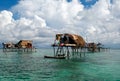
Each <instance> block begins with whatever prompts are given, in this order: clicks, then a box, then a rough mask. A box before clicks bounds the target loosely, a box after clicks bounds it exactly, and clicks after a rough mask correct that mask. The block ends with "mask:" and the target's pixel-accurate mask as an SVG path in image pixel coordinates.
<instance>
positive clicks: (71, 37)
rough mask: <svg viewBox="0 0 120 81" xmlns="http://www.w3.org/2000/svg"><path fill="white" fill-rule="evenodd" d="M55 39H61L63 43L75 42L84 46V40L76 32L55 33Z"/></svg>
mask: <svg viewBox="0 0 120 81" xmlns="http://www.w3.org/2000/svg"><path fill="white" fill-rule="evenodd" d="M56 40H60V41H61V40H62V41H61V42H64V43H65V44H76V46H80V47H83V46H85V40H84V39H83V38H82V37H81V36H79V35H76V34H56Z"/></svg>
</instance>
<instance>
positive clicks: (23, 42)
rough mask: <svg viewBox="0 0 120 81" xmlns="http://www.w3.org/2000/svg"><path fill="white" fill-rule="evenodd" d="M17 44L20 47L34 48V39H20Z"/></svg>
mask: <svg viewBox="0 0 120 81" xmlns="http://www.w3.org/2000/svg"><path fill="white" fill-rule="evenodd" d="M16 45H17V46H18V47H19V48H32V41H31V40H20V41H19V42H18V43H17V44H16Z"/></svg>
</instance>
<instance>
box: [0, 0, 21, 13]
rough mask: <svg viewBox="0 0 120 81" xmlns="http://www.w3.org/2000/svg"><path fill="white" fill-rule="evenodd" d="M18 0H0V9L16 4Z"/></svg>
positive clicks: (6, 8) (7, 8)
mask: <svg viewBox="0 0 120 81" xmlns="http://www.w3.org/2000/svg"><path fill="white" fill-rule="evenodd" d="M18 1H19V0H0V11H1V10H9V9H10V8H11V7H12V6H14V5H16V4H17V3H18Z"/></svg>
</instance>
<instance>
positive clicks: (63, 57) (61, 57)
mask: <svg viewBox="0 0 120 81" xmlns="http://www.w3.org/2000/svg"><path fill="white" fill-rule="evenodd" d="M44 58H53V59H65V56H44Z"/></svg>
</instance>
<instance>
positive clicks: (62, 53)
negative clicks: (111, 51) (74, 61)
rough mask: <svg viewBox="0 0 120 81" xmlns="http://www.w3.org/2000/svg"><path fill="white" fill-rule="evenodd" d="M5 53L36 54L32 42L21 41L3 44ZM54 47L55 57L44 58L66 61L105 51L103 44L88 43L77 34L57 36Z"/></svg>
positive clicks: (46, 56) (47, 56)
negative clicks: (89, 53)
mask: <svg viewBox="0 0 120 81" xmlns="http://www.w3.org/2000/svg"><path fill="white" fill-rule="evenodd" d="M2 45H3V52H19V51H20V52H36V48H35V47H34V46H33V44H32V40H20V41H19V42H18V43H16V44H14V43H11V42H8V43H2ZM51 46H52V47H53V52H54V54H53V56H49V55H45V56H44V58H55V59H65V58H68V59H69V58H70V57H71V56H74V55H78V56H80V57H81V56H85V54H86V52H92V53H94V52H101V51H105V50H106V48H103V45H102V44H101V43H98V44H96V43H94V42H92V43H86V42H85V40H84V39H83V37H81V36H79V35H76V34H68V33H64V34H56V36H55V40H54V44H52V45H51Z"/></svg>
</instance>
